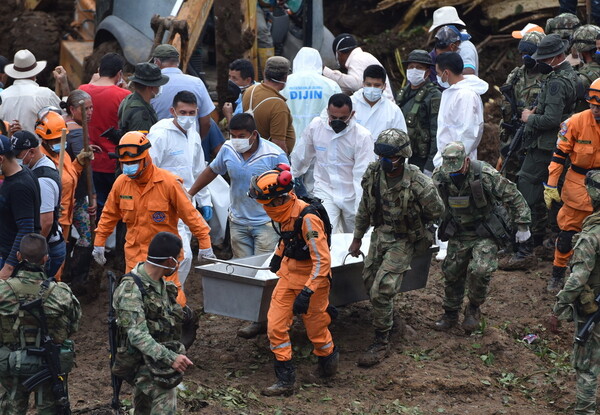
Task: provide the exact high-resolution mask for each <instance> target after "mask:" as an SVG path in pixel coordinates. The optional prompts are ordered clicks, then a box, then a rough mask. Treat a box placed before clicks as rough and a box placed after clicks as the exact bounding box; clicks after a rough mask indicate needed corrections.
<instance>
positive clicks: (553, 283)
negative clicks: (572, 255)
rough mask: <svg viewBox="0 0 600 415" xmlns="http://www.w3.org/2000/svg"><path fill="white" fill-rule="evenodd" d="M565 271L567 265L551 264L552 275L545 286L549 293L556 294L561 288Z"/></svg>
mask: <svg viewBox="0 0 600 415" xmlns="http://www.w3.org/2000/svg"><path fill="white" fill-rule="evenodd" d="M566 271H567V267H557V266H552V277H550V281H548V286H547V287H546V288H547V290H548V292H549V293H551V294H556V293H558V292H559V291H560V290H561V289H562V288H563V285H564V280H565V272H566Z"/></svg>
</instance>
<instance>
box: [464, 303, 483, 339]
mask: <svg viewBox="0 0 600 415" xmlns="http://www.w3.org/2000/svg"><path fill="white" fill-rule="evenodd" d="M480 320H481V311H479V306H478V305H474V304H471V303H469V305H467V306H466V307H465V318H464V320H463V323H462V328H463V330H464V331H465V333H467V334H471V333H472V332H474V331H475V330H477V329H478V328H479V321H480Z"/></svg>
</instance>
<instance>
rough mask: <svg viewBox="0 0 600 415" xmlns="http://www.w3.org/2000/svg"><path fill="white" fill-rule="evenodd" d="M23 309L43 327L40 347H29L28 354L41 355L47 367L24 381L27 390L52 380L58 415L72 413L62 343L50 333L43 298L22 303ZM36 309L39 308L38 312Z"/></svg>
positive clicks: (69, 414)
mask: <svg viewBox="0 0 600 415" xmlns="http://www.w3.org/2000/svg"><path fill="white" fill-rule="evenodd" d="M20 309H21V310H24V311H27V312H28V313H29V314H31V315H32V316H33V317H35V319H36V320H37V321H38V322H39V324H40V327H41V329H42V339H41V343H40V347H38V348H29V349H27V354H28V355H32V356H41V357H42V359H43V360H44V363H45V367H44V368H43V369H42V370H40V371H39V372H38V373H36V374H35V375H33V376H30V377H29V378H27V379H26V380H25V381H24V382H23V386H24V387H25V388H26V389H27V391H29V392H31V391H32V390H34V389H35V388H36V387H37V386H38V385H40V384H42V383H44V382H47V381H50V382H52V388H51V390H52V394H53V395H54V401H55V403H56V414H57V415H71V404H70V403H69V394H68V392H67V388H66V379H65V373H63V371H62V370H61V368H60V345H59V344H55V343H54V342H53V341H52V338H51V337H50V334H49V333H48V323H47V320H46V313H45V312H44V306H43V303H42V299H41V298H38V299H36V300H33V301H30V302H28V303H25V304H21V307H20ZM34 310H38V312H37V313H35V312H34Z"/></svg>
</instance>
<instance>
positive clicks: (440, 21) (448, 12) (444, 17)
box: [429, 6, 466, 32]
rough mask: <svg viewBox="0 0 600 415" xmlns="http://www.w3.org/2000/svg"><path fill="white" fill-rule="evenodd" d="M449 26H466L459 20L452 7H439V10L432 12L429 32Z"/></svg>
mask: <svg viewBox="0 0 600 415" xmlns="http://www.w3.org/2000/svg"><path fill="white" fill-rule="evenodd" d="M449 24H453V25H461V26H466V24H465V22H463V21H462V20H460V18H459V17H458V12H457V11H456V9H455V8H454V7H452V6H444V7H440V8H439V9H437V10H436V11H434V12H433V24H432V25H431V27H430V28H429V31H430V32H433V31H434V30H435V29H437V28H438V27H440V26H445V25H449Z"/></svg>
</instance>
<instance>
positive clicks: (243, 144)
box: [229, 136, 252, 154]
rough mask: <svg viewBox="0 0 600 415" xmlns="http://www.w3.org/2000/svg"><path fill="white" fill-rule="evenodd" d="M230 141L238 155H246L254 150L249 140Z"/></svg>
mask: <svg viewBox="0 0 600 415" xmlns="http://www.w3.org/2000/svg"><path fill="white" fill-rule="evenodd" d="M229 141H231V145H232V146H233V148H234V149H235V151H237V152H238V153H240V154H241V153H245V152H246V151H248V150H250V149H251V148H252V144H251V143H250V139H249V138H233V137H231V136H230V137H229Z"/></svg>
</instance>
